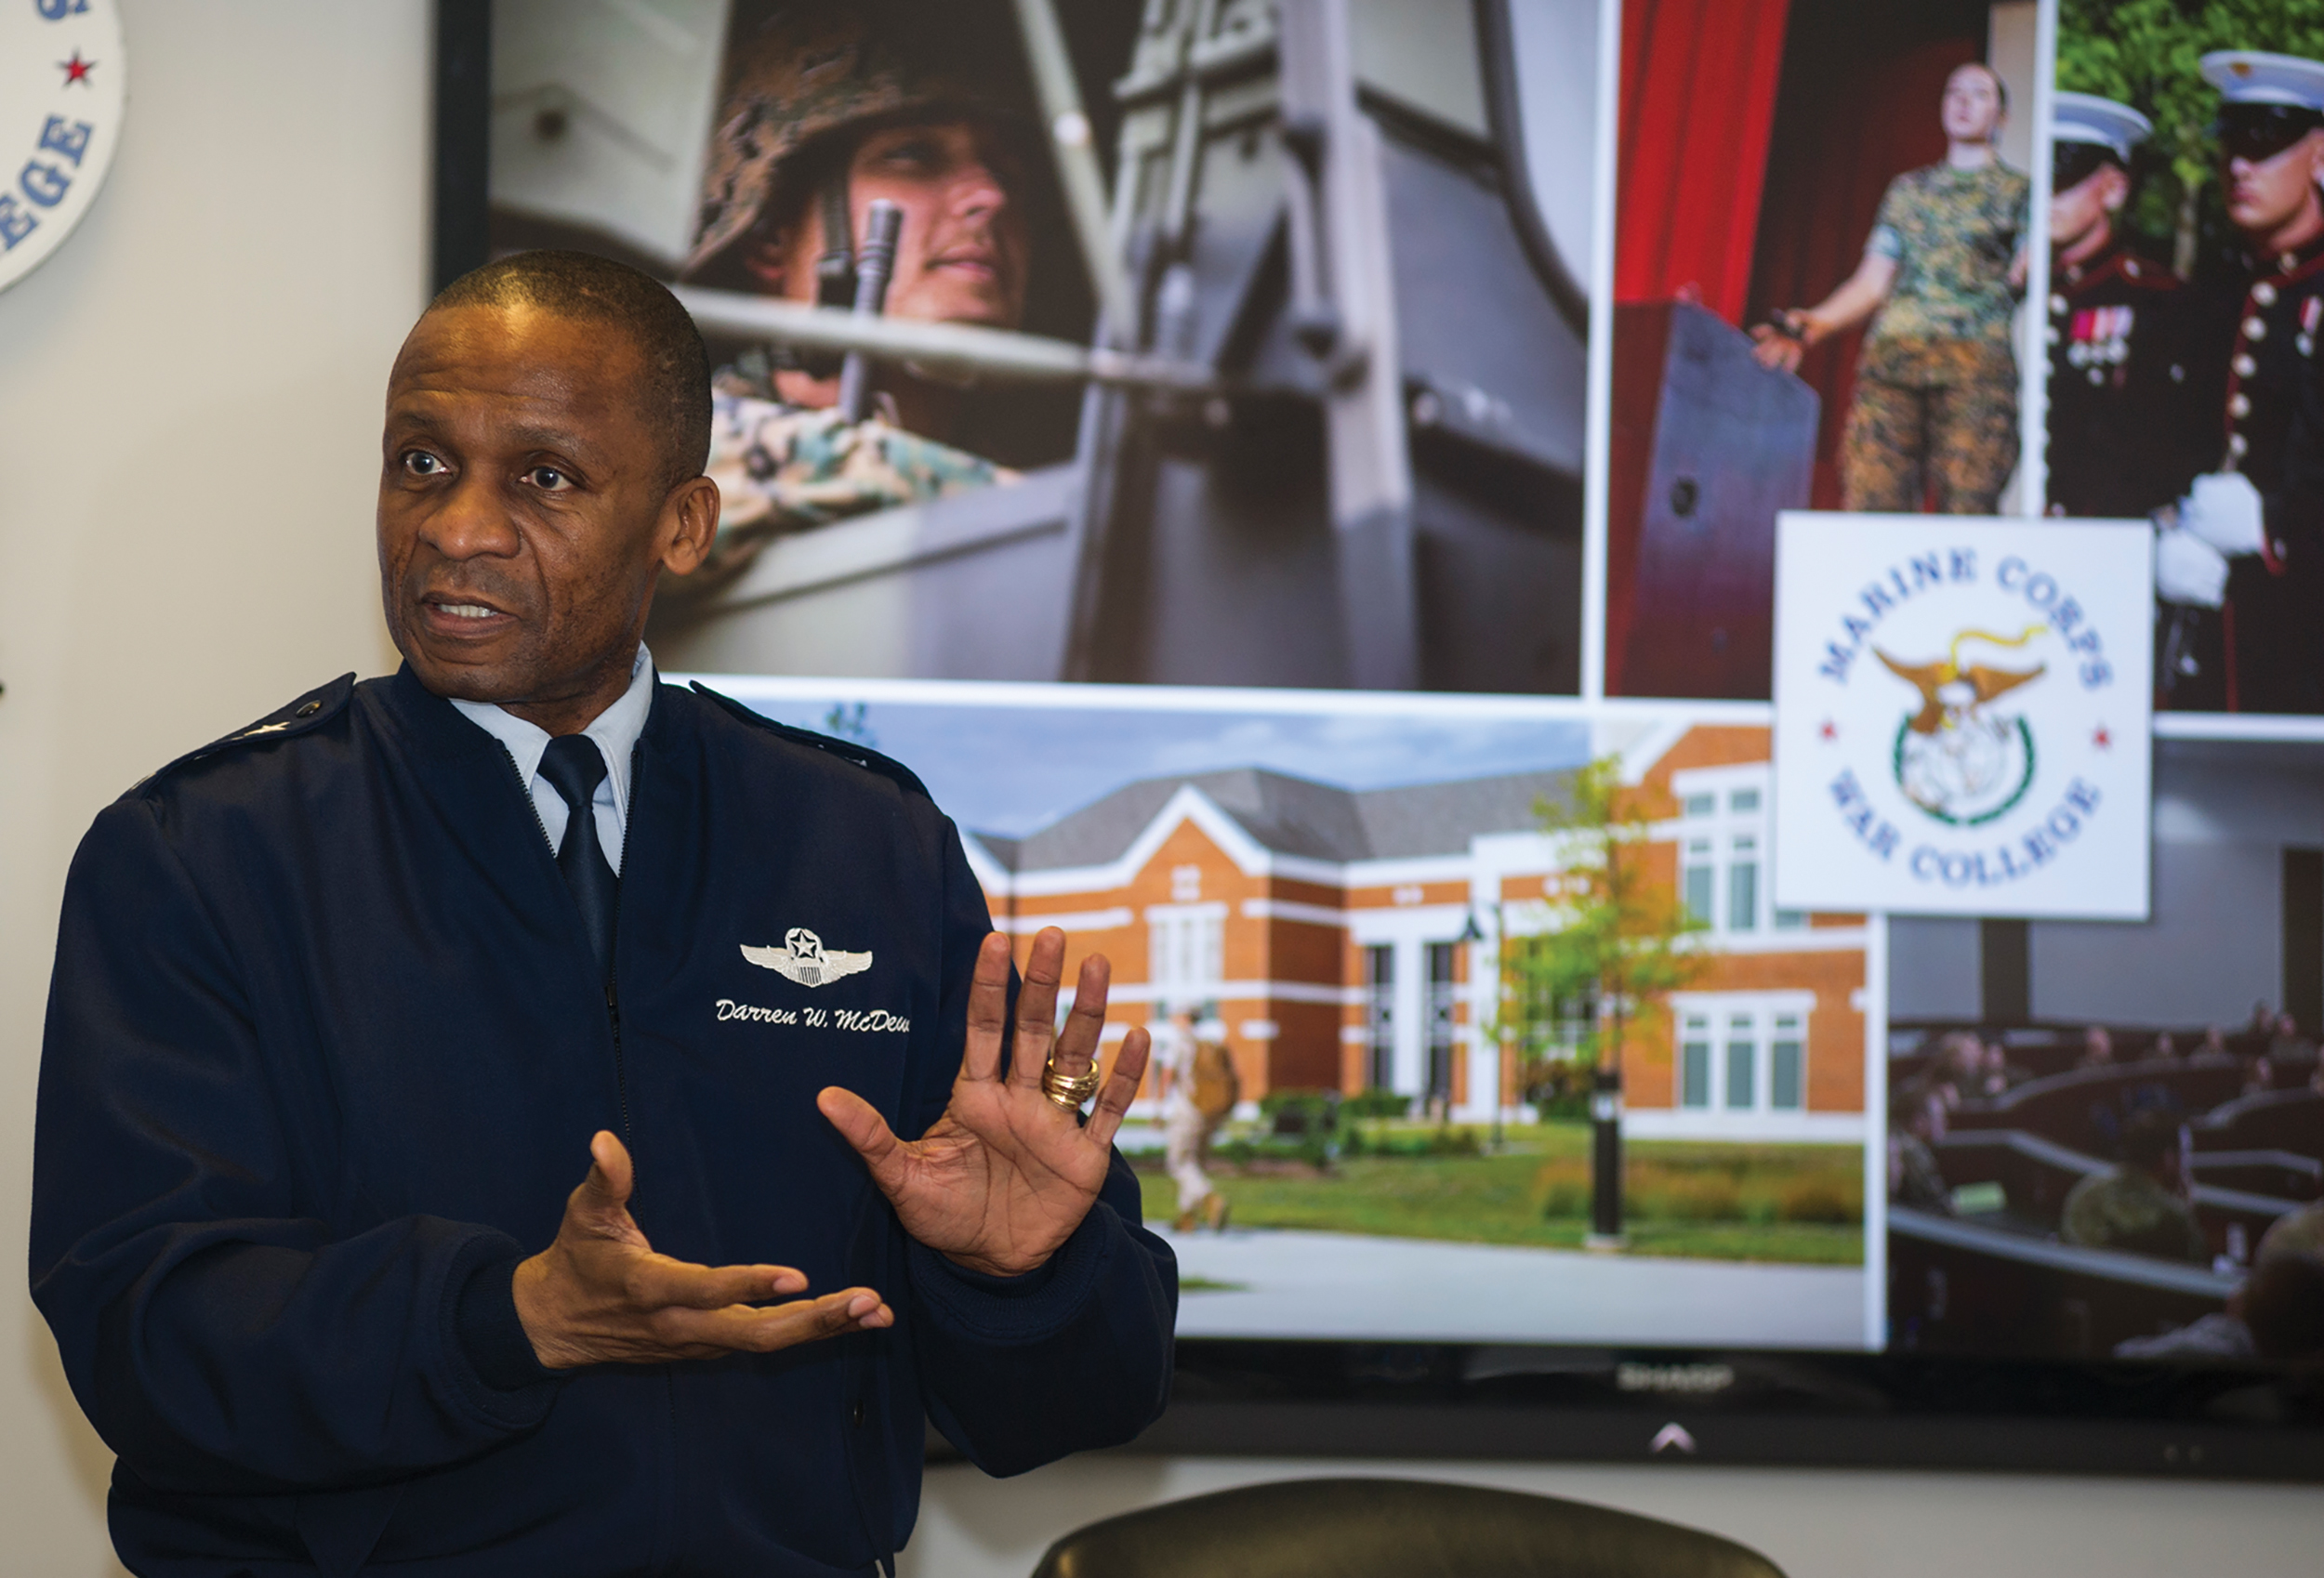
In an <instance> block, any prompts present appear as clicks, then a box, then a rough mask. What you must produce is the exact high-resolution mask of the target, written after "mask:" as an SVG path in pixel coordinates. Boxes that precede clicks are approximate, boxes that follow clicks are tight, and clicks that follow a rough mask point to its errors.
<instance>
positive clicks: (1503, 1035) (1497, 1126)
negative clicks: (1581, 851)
mask: <svg viewBox="0 0 2324 1578" xmlns="http://www.w3.org/2000/svg"><path fill="white" fill-rule="evenodd" d="M1502 925H1503V923H1502V916H1501V901H1499V899H1496V900H1494V901H1493V988H1494V990H1493V1019H1492V1025H1493V1032H1494V1034H1493V1041H1494V1047H1495V1049H1496V1051H1497V1052H1498V1053H1499V1057H1498V1058H1497V1059H1496V1060H1495V1064H1494V1069H1493V1137H1492V1140H1491V1142H1490V1146H1491V1149H1492V1151H1494V1152H1495V1153H1496V1154H1499V1151H1500V1149H1501V1117H1502V1113H1503V1111H1504V1108H1505V1106H1506V1103H1505V1102H1504V1101H1503V1100H1502V1098H1503V1096H1504V1095H1506V1094H1507V1091H1508V1085H1509V1027H1508V1026H1507V1025H1506V1024H1505V1023H1503V1019H1504V1018H1505V1016H1504V1013H1503V1010H1504V1008H1505V1007H1506V1006H1507V1005H1506V1003H1505V1001H1504V999H1505V998H1506V996H1507V993H1506V992H1505V990H1504V988H1505V987H1506V986H1507V984H1508V977H1507V973H1506V972H1507V967H1508V960H1507V959H1505V958H1504V957H1503V956H1502V953H1501V941H1502V937H1503V929H1502ZM1454 940H1455V941H1457V942H1464V943H1466V944H1468V946H1469V948H1470V949H1471V953H1470V954H1469V959H1470V973H1471V976H1472V979H1473V978H1474V975H1475V971H1476V953H1475V952H1474V950H1475V948H1476V946H1477V944H1479V943H1481V942H1483V941H1484V940H1485V932H1484V930H1483V928H1482V927H1479V926H1478V925H1477V913H1476V911H1475V910H1473V909H1472V910H1471V911H1470V912H1469V914H1468V918H1467V920H1465V921H1464V922H1463V923H1462V924H1461V927H1460V935H1459V937H1457V938H1455V939H1454ZM1477 1028H1478V1029H1479V1030H1483V1029H1484V1028H1485V1027H1484V1026H1483V1025H1479V1026H1478V1027H1477Z"/></svg>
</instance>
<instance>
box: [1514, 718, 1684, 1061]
mask: <svg viewBox="0 0 2324 1578" xmlns="http://www.w3.org/2000/svg"><path fill="white" fill-rule="evenodd" d="M1648 809H1649V808H1648V806H1647V805H1646V804H1645V802H1644V796H1641V795H1640V794H1639V793H1638V792H1636V791H1635V790H1631V789H1626V788H1624V787H1623V785H1622V781H1621V764H1620V761H1619V759H1618V757H1614V756H1603V757H1600V758H1599V759H1598V760H1596V761H1593V762H1591V764H1590V765H1589V766H1587V767H1585V768H1582V769H1580V770H1578V772H1576V773H1575V774H1574V779H1573V786H1572V788H1571V790H1570V791H1569V792H1568V794H1567V796H1566V798H1565V802H1564V803H1563V804H1554V803H1552V802H1549V801H1544V802H1542V804H1541V805H1540V806H1539V808H1538V812H1539V815H1540V818H1541V825H1542V827H1543V829H1544V830H1545V831H1547V832H1548V833H1550V834H1551V835H1552V836H1554V837H1555V838H1556V839H1557V840H1558V843H1559V845H1560V853H1559V865H1560V870H1559V872H1558V874H1557V875H1555V876H1553V877H1552V878H1551V879H1550V882H1549V883H1548V884H1547V888H1546V893H1547V898H1548V901H1549V912H1550V914H1549V926H1548V927H1547V929H1545V930H1543V931H1541V932H1539V933H1538V934H1536V935H1534V936H1531V937H1525V938H1512V939H1511V940H1510V941H1509V943H1508V944H1507V945H1506V947H1505V950H1504V952H1505V954H1506V955H1507V964H1506V967H1505V971H1504V974H1505V980H1504V983H1503V984H1504V994H1505V995H1504V1000H1505V1001H1506V1002H1508V1003H1509V1005H1510V1007H1509V1012H1510V1013H1511V1016H1512V1018H1513V1019H1518V1020H1519V1021H1520V1022H1524V1023H1525V1024H1526V1030H1525V1032H1524V1034H1525V1038H1526V1040H1527V1041H1528V1042H1533V1041H1542V1042H1546V1041H1547V1040H1549V1039H1551V1038H1555V1039H1557V1040H1560V1041H1563V1040H1564V1039H1565V1037H1566V1036H1568V1035H1569V1034H1573V1035H1575V1039H1576V1042H1577V1044H1578V1050H1579V1052H1580V1053H1581V1055H1582V1056H1583V1057H1584V1058H1586V1059H1589V1060H1590V1061H1591V1062H1592V1063H1594V1064H1596V1065H1597V1066H1598V1067H1600V1068H1602V1069H1614V1070H1618V1069H1619V1068H1620V1067H1621V1061H1622V1046H1623V1042H1624V1040H1625V1038H1626V1036H1627V1034H1628V1027H1629V1025H1630V1023H1631V1020H1633V1019H1636V1018H1637V1017H1638V1016H1639V1015H1640V1014H1642V1013H1644V1012H1646V1011H1648V1010H1649V1009H1650V1008H1652V1007H1654V1006H1656V1005H1657V1004H1659V1003H1660V1002H1661V1000H1662V999H1663V998H1664V997H1665V996H1666V995H1667V994H1669V993H1671V992H1674V991H1676V990H1678V989H1679V988H1681V987H1684V986H1685V985H1687V984H1688V983H1689V982H1691V981H1693V980H1696V979H1697V978H1698V977H1699V976H1700V975H1701V973H1702V971H1703V969H1704V968H1705V967H1707V966H1708V965H1709V963H1710V959H1709V957H1708V956H1707V955H1706V954H1705V953H1704V952H1703V950H1702V948H1701V947H1700V945H1699V944H1698V942H1697V940H1696V939H1697V934H1698V933H1700V932H1701V931H1702V930H1703V929H1704V927H1705V924H1706V923H1705V921H1704V920H1703V918H1702V917H1701V916H1698V915H1697V914H1694V913H1692V912H1691V911H1689V910H1688V909H1687V908H1686V906H1685V904H1684V902H1682V901H1681V900H1680V898H1679V895H1678V891H1677V888H1676V885H1675V883H1674V881H1673V880H1672V874H1657V873H1656V872H1655V870H1654V869H1653V866H1652V863H1651V861H1650V860H1649V857H1648V854H1647V849H1646V846H1647V844H1648V842H1649V841H1650V840H1651V839H1652V837H1653V833H1654V819H1653V818H1652V817H1651V816H1649V815H1648V814H1647V812H1648ZM1562 1015H1570V1016H1571V1018H1570V1019H1567V1020H1566V1021H1565V1024H1563V1025H1561V1024H1560V1023H1559V1022H1558V1021H1559V1019H1560V1017H1561V1016H1562ZM1577 1027H1578V1034H1576V1033H1575V1032H1576V1028H1577ZM1529 1049H1530V1048H1529Z"/></svg>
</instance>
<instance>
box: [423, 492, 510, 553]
mask: <svg viewBox="0 0 2324 1578" xmlns="http://www.w3.org/2000/svg"><path fill="white" fill-rule="evenodd" d="M420 535H421V537H422V538H423V539H424V540H425V541H426V542H427V543H428V545H429V546H430V547H432V548H434V549H435V550H436V551H437V552H438V553H440V554H442V555H443V557H444V558H446V559H456V560H457V559H507V558H509V557H511V556H513V555H514V554H515V553H516V551H517V548H518V546H519V542H520V539H519V538H518V536H517V529H516V524H515V522H514V521H512V520H511V519H509V517H508V504H507V502H506V501H505V500H503V499H502V498H501V497H500V491H499V490H498V489H497V488H495V487H494V486H493V485H492V484H491V481H490V480H488V479H486V478H484V477H482V476H481V475H480V474H478V473H477V472H473V471H471V472H469V474H468V475H466V476H464V477H462V478H460V479H459V480H458V481H457V482H456V483H455V484H454V486H453V488H452V491H451V493H449V494H448V495H446V497H445V499H444V501H443V506H442V508H440V509H437V510H435V511H434V512H433V513H431V514H429V516H428V518H427V519H426V520H425V521H424V522H423V523H422V525H421V527H420Z"/></svg>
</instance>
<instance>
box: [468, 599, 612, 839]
mask: <svg viewBox="0 0 2324 1578" xmlns="http://www.w3.org/2000/svg"><path fill="white" fill-rule="evenodd" d="M452 704H453V705H454V706H456V707H457V708H458V709H459V711H460V716H461V717H465V718H467V719H468V720H469V722H470V723H473V724H474V725H476V727H477V728H479V729H482V730H483V731H484V732H485V733H487V734H489V735H491V736H492V737H493V738H494V739H495V740H497V741H499V742H500V743H501V744H503V745H504V746H506V747H507V748H508V756H509V758H510V759H511V760H513V761H514V762H515V763H516V764H517V776H518V777H519V778H521V779H522V780H523V781H524V782H525V784H526V786H527V787H529V788H530V789H531V791H532V794H533V807H534V809H535V810H537V811H539V812H540V814H541V830H542V831H543V832H544V833H546V834H547V835H548V847H549V848H550V849H551V850H552V851H554V850H555V849H556V848H557V846H558V845H560V844H561V843H562V842H563V841H564V835H565V820H566V814H567V813H566V810H565V801H564V796H561V795H560V794H558V793H557V791H556V789H555V788H554V787H553V786H551V785H550V783H549V782H548V780H547V779H545V778H543V777H541V776H540V768H541V756H542V755H543V754H544V753H545V752H547V751H548V738H549V736H548V730H546V729H543V728H541V727H540V726H539V725H538V724H535V723H527V722H526V721H525V720H524V719H522V718H521V717H517V716H516V715H515V714H514V713H511V712H508V711H507V710H505V709H504V708H502V707H499V706H496V705H495V704H493V703H490V702H464V701H460V700H458V699H455V700H454V701H453V703H452ZM653 710H654V656H653V654H652V653H651V652H648V651H646V650H645V645H644V643H643V642H640V643H639V646H638V655H637V657H636V659H635V660H634V661H633V662H632V663H631V664H630V666H629V689H628V690H624V691H623V692H622V693H621V696H620V699H619V700H617V701H615V702H614V704H613V705H612V706H609V707H607V708H606V709H605V710H604V711H603V712H601V713H600V714H598V715H597V717H596V718H595V719H594V720H592V721H591V723H590V724H589V726H588V728H587V729H585V730H582V731H581V732H582V733H583V734H585V735H587V736H588V738H589V739H591V740H593V741H595V742H596V743H597V748H598V750H599V751H600V753H601V754H602V755H603V756H604V757H605V781H604V782H602V783H600V784H599V785H598V786H597V796H596V804H595V809H596V811H597V823H598V841H599V843H601V844H602V845H603V846H604V848H605V850H606V853H607V855H608V856H609V857H610V858H611V860H612V861H613V866H614V874H616V875H618V874H620V872H621V847H622V842H623V834H624V832H625V830H626V829H627V827H628V825H629V762H630V757H631V756H632V754H633V753H635V751H636V750H637V747H638V736H639V735H640V734H641V733H643V732H644V731H645V720H646V715H647V714H648V713H650V712H652V711H653Z"/></svg>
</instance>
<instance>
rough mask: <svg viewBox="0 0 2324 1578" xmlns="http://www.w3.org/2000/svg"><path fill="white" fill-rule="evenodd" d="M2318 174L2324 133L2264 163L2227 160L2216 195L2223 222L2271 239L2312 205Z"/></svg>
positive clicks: (2322, 168) (2322, 162)
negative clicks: (2221, 201) (2224, 207)
mask: <svg viewBox="0 0 2324 1578" xmlns="http://www.w3.org/2000/svg"><path fill="white" fill-rule="evenodd" d="M2319 171H2324V130H2317V131H2311V132H2309V133H2308V134H2307V135H2306V136H2305V137H2303V138H2301V139H2300V140H2299V141H2297V142H2295V143H2293V144H2292V145H2291V147H2290V148H2287V149H2285V150H2284V151H2282V152H2280V153H2277V154H2273V155H2271V156H2269V157H2267V158H2265V159H2245V158H2239V157H2230V158H2229V159H2228V160H2227V179H2226V182H2225V188H2226V190H2225V191H2224V192H2223V193H2222V194H2221V195H2222V196H2223V197H2224V198H2225V201H2226V204H2227V217H2228V218H2229V219H2230V220H2231V221H2233V222H2234V224H2235V227H2236V228H2237V229H2238V230H2241V231H2243V232H2244V234H2246V235H2248V236H2252V237H2255V238H2262V239H2264V238H2265V237H2267V236H2271V235H2274V234H2275V233H2276V232H2277V231H2278V230H2283V229H2284V228H2285V227H2286V226H2288V225H2290V224H2291V222H2292V221H2293V220H2294V219H2295V218H2297V217H2299V215H2300V213H2301V211H2302V209H2304V208H2307V207H2311V206H2313V205H2314V204H2316V202H2317V188H2316V182H2317V173H2318V172H2319Z"/></svg>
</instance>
